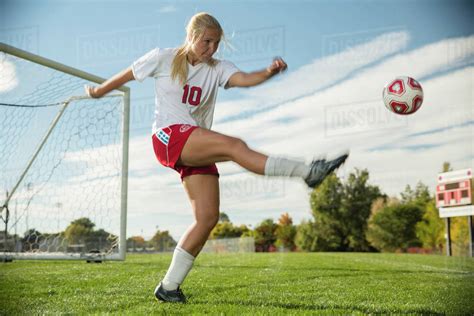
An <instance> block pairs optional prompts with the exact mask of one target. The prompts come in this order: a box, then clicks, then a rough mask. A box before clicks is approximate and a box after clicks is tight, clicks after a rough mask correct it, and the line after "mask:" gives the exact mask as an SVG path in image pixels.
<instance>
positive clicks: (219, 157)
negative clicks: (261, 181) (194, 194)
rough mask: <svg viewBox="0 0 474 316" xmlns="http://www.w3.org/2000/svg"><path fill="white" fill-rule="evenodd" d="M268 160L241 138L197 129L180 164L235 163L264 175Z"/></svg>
mask: <svg viewBox="0 0 474 316" xmlns="http://www.w3.org/2000/svg"><path fill="white" fill-rule="evenodd" d="M267 158H268V157H267V156H266V155H264V154H262V153H259V152H257V151H254V150H252V149H250V148H249V147H248V146H247V144H246V143H245V142H244V141H243V140H241V139H240V138H236V137H231V136H227V135H224V134H221V133H217V132H214V131H210V130H207V129H204V128H197V129H195V130H194V131H193V132H192V133H191V135H190V136H189V138H188V140H187V142H186V144H185V146H184V148H183V150H182V152H181V156H180V160H179V161H178V163H180V164H182V165H185V166H190V167H200V166H207V165H210V164H213V163H216V162H223V161H234V162H236V163H238V164H239V165H240V166H242V167H244V168H245V169H247V170H249V171H252V172H254V173H257V174H264V170H265V163H266V161H267Z"/></svg>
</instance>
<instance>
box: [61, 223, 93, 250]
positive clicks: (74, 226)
mask: <svg viewBox="0 0 474 316" xmlns="http://www.w3.org/2000/svg"><path fill="white" fill-rule="evenodd" d="M94 226H95V224H94V223H93V222H92V221H91V220H90V219H88V218H87V217H82V218H79V219H76V220H74V221H72V222H71V224H69V226H68V227H67V228H66V230H65V232H64V235H65V237H66V239H67V240H68V242H69V244H70V245H79V244H82V245H85V244H86V242H87V239H88V238H89V237H90V236H91V235H92V232H93V230H94Z"/></svg>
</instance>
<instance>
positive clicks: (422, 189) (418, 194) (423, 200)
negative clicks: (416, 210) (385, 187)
mask: <svg viewBox="0 0 474 316" xmlns="http://www.w3.org/2000/svg"><path fill="white" fill-rule="evenodd" d="M400 196H401V197H402V200H401V201H402V203H404V204H408V203H415V204H417V205H419V206H420V207H423V208H424V207H425V206H426V205H427V204H428V203H429V202H430V201H432V200H433V197H432V196H431V194H430V190H429V188H428V186H426V185H425V184H423V183H422V182H418V183H417V185H416V187H415V190H413V189H412V188H411V187H410V185H407V186H406V187H405V191H404V192H402V193H400Z"/></svg>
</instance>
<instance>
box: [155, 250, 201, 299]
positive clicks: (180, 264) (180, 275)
mask: <svg viewBox="0 0 474 316" xmlns="http://www.w3.org/2000/svg"><path fill="white" fill-rule="evenodd" d="M194 259H195V258H194V257H193V256H192V255H191V254H190V253H189V252H187V251H186V250H184V249H183V248H181V247H179V246H176V248H175V249H174V253H173V259H172V260H171V264H170V267H169V268H168V272H166V275H165V277H164V279H163V281H162V282H161V283H162V284H163V288H164V289H165V290H167V291H174V290H176V289H177V288H178V286H180V285H181V283H183V281H184V278H186V275H188V272H189V271H190V270H191V268H192V266H193V262H194Z"/></svg>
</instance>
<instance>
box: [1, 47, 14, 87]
mask: <svg viewBox="0 0 474 316" xmlns="http://www.w3.org/2000/svg"><path fill="white" fill-rule="evenodd" d="M0 73H1V74H2V75H1V76H0V93H5V92H8V91H11V90H13V89H15V88H16V87H17V86H18V77H17V74H16V69H15V65H14V64H13V63H12V62H10V61H8V60H6V56H5V54H4V53H0Z"/></svg>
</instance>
